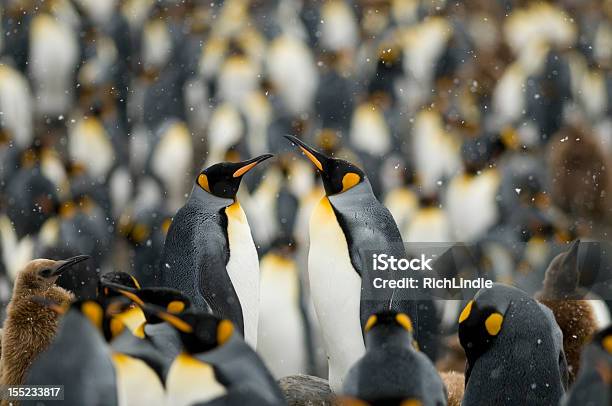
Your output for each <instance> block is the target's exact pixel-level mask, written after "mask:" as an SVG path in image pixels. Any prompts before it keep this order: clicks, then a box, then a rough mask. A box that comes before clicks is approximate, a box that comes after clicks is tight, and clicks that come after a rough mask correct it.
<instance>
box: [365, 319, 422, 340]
mask: <svg viewBox="0 0 612 406" xmlns="http://www.w3.org/2000/svg"><path fill="white" fill-rule="evenodd" d="M364 332H365V340H366V346H367V347H370V346H371V345H377V344H388V343H390V342H391V341H392V340H393V338H392V337H397V338H398V339H399V340H401V341H402V342H405V343H408V344H411V345H412V346H413V347H415V348H417V347H416V341H414V340H413V333H414V328H413V326H412V320H411V319H410V317H409V316H408V315H407V314H405V313H397V312H395V311H393V310H386V311H382V312H378V313H376V314H373V315H371V316H370V317H369V318H368V321H367V322H366V324H365V327H364Z"/></svg>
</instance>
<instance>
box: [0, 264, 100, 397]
mask: <svg viewBox="0 0 612 406" xmlns="http://www.w3.org/2000/svg"><path fill="white" fill-rule="evenodd" d="M87 258H88V257H87V256H78V257H74V258H70V259H67V260H64V261H52V260H49V259H36V260H34V261H31V262H30V263H28V264H27V265H26V267H25V268H24V269H23V270H21V272H19V273H18V274H17V277H16V279H15V284H14V286H13V296H12V298H11V301H10V302H9V304H8V306H7V317H6V320H5V322H4V326H3V329H2V357H1V358H0V383H2V384H3V385H21V384H22V383H23V380H24V378H25V375H26V372H27V370H28V368H29V366H30V364H31V363H32V361H33V360H34V358H35V357H36V356H37V355H38V354H40V353H41V352H42V351H44V350H45V349H46V348H47V346H48V345H49V344H50V343H51V341H52V340H53V337H54V336H55V332H56V330H57V326H58V323H59V319H60V315H59V314H58V312H57V311H55V310H52V309H51V308H49V307H48V306H45V305H44V304H42V303H40V300H36V299H41V298H42V299H46V300H49V301H50V302H53V303H57V304H58V305H59V306H68V305H69V304H70V302H71V301H72V300H73V296H72V294H71V293H70V292H68V291H67V290H65V289H63V288H61V287H59V286H57V285H56V284H55V281H56V280H57V278H58V277H59V275H60V274H61V273H62V272H63V271H65V270H67V269H68V268H70V267H71V266H72V265H74V264H76V263H78V262H81V261H83V260H85V259H87ZM4 404H5V402H4V401H3V402H2V405H4Z"/></svg>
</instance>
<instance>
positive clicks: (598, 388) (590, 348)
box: [561, 327, 612, 406]
mask: <svg viewBox="0 0 612 406" xmlns="http://www.w3.org/2000/svg"><path fill="white" fill-rule="evenodd" d="M611 374H612V327H608V328H606V329H604V330H601V331H599V332H598V333H597V334H595V335H594V336H593V338H592V340H591V341H590V342H589V343H588V344H587V345H586V346H585V347H584V350H583V352H582V361H581V363H580V372H579V373H578V376H577V377H576V382H575V383H574V385H573V386H572V387H571V389H570V390H569V392H568V393H567V395H566V396H565V397H564V398H563V400H562V402H561V405H563V406H578V405H607V404H610V402H611V401H612V397H611V396H610V375H611Z"/></svg>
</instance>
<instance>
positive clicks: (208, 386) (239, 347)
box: [145, 305, 285, 406]
mask: <svg viewBox="0 0 612 406" xmlns="http://www.w3.org/2000/svg"><path fill="white" fill-rule="evenodd" d="M145 307H148V308H149V309H150V308H155V307H154V306H152V305H148V306H145ZM145 311H149V310H145ZM157 314H158V316H159V318H161V319H163V320H165V321H166V322H167V323H168V324H170V325H172V326H173V327H174V328H176V330H177V331H178V332H179V334H180V336H181V342H182V347H183V351H182V352H181V353H180V354H179V355H178V356H177V357H176V358H175V359H174V362H173V363H172V365H171V366H170V370H169V371H168V377H167V379H166V382H165V387H166V394H167V402H168V404H169V405H170V404H171V405H176V406H182V405H185V406H187V405H192V404H204V403H205V404H207V405H227V406H242V405H253V406H255V405H269V406H276V405H284V404H285V401H284V398H283V395H282V393H281V391H280V388H279V387H278V384H277V383H276V382H275V381H274V378H272V375H271V374H270V372H268V370H267V369H266V368H265V366H264V364H263V362H262V361H261V359H260V358H259V357H258V356H257V354H255V352H254V351H253V349H252V348H251V347H250V346H249V345H247V344H245V342H244V341H243V339H242V337H240V335H239V334H235V329H234V325H233V323H232V322H231V321H229V320H227V319H219V318H217V317H215V316H213V315H210V314H206V313H202V312H199V311H197V310H189V311H186V312H183V313H181V314H171V313H167V312H164V311H163V310H162V311H158V312H157ZM208 402H210V403H208Z"/></svg>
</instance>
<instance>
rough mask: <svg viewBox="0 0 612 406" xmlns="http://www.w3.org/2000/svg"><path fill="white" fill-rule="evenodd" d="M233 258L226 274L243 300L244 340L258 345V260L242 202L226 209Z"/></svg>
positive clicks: (231, 256)
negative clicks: (241, 205)
mask: <svg viewBox="0 0 612 406" xmlns="http://www.w3.org/2000/svg"><path fill="white" fill-rule="evenodd" d="M225 213H226V215H227V236H228V240H229V249H230V258H229V261H228V263H227V273H228V275H229V277H230V280H231V281H232V285H233V286H234V290H235V291H236V294H237V295H238V300H240V305H241V307H242V317H243V319H244V338H245V341H246V342H247V343H248V344H250V345H251V347H253V348H256V346H257V323H258V318H259V259H258V257H257V250H256V249H255V243H254V242H253V237H252V236H251V229H250V227H249V223H248V221H247V218H246V215H245V214H244V211H243V210H242V208H241V207H240V204H239V203H237V202H236V203H234V204H232V205H231V206H229V207H227V208H226V209H225Z"/></svg>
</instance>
